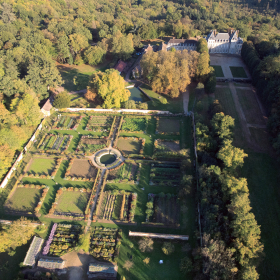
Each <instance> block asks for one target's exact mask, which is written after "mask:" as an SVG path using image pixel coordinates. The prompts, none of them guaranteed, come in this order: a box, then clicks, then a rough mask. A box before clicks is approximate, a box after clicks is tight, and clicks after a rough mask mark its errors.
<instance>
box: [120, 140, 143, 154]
mask: <svg viewBox="0 0 280 280" xmlns="http://www.w3.org/2000/svg"><path fill="white" fill-rule="evenodd" d="M141 141H142V140H132V139H119V140H118V143H117V148H119V149H120V150H122V151H123V152H124V153H125V154H127V155H129V154H138V153H139V151H140V149H141Z"/></svg>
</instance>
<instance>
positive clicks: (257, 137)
mask: <svg viewBox="0 0 280 280" xmlns="http://www.w3.org/2000/svg"><path fill="white" fill-rule="evenodd" d="M249 129H250V133H251V136H252V140H253V141H254V142H255V143H256V144H257V145H259V147H260V149H262V150H263V151H268V152H269V151H271V150H272V147H271V143H270V135H269V133H268V132H267V130H266V129H263V128H255V127H250V128H249Z"/></svg>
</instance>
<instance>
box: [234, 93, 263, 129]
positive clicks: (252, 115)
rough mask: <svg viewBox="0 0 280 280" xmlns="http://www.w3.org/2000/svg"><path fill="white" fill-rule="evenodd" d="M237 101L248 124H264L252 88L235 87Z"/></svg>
mask: <svg viewBox="0 0 280 280" xmlns="http://www.w3.org/2000/svg"><path fill="white" fill-rule="evenodd" d="M236 91H237V95H238V99H239V102H240V103H241V107H242V110H243V112H244V114H245V117H246V121H247V123H250V124H265V121H264V117H263V116H262V113H261V110H260V106H259V104H258V101H257V99H256V97H255V94H254V93H253V92H252V90H250V89H248V90H245V89H239V88H236Z"/></svg>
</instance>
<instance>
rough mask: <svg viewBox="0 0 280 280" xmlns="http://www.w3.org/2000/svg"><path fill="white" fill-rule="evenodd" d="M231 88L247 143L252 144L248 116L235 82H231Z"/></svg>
mask: <svg viewBox="0 0 280 280" xmlns="http://www.w3.org/2000/svg"><path fill="white" fill-rule="evenodd" d="M229 88H230V91H231V93H232V97H233V101H234V104H235V108H236V111H237V113H238V115H239V120H240V124H241V127H242V131H243V135H244V137H245V138H246V140H247V143H248V144H250V143H251V132H250V130H249V128H248V126H247V121H246V117H245V114H244V112H243V110H242V107H241V104H240V102H239V99H238V96H237V92H236V88H235V86H234V84H233V83H229Z"/></svg>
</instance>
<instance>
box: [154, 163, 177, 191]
mask: <svg viewBox="0 0 280 280" xmlns="http://www.w3.org/2000/svg"><path fill="white" fill-rule="evenodd" d="M180 180H181V171H180V163H178V164H176V163H157V162H155V163H152V164H151V171H150V183H149V184H150V185H161V184H164V185H168V186H171V187H174V186H178V185H179V184H180Z"/></svg>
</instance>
